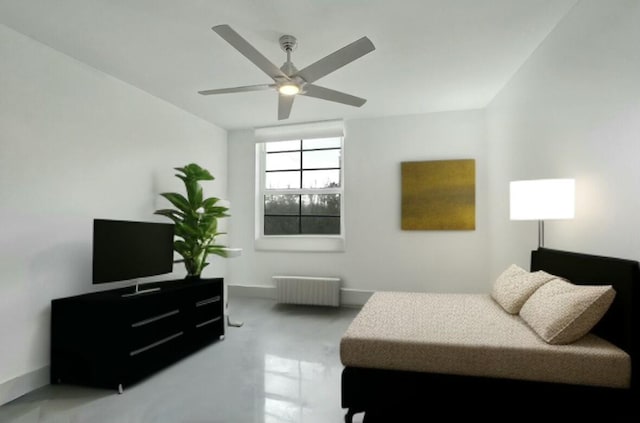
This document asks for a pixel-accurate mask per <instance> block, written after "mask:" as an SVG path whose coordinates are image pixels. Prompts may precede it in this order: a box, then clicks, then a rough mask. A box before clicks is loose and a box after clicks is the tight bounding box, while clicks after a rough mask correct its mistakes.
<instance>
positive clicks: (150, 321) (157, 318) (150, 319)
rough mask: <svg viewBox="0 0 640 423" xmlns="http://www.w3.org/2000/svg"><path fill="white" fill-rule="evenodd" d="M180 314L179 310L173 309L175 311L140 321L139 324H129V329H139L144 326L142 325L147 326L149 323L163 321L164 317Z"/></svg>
mask: <svg viewBox="0 0 640 423" xmlns="http://www.w3.org/2000/svg"><path fill="white" fill-rule="evenodd" d="M178 313H180V310H178V309H175V310H171V311H169V312H167V313H164V314H159V315H157V316H154V317H149V318H148V319H144V320H140V321H139V322H135V323H131V327H132V328H139V327H140V326H144V325H148V324H149V323H153V322H156V321H158V320H160V319H164V318H165V317H169V316H173V315H175V314H178Z"/></svg>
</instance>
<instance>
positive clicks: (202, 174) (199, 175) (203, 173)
mask: <svg viewBox="0 0 640 423" xmlns="http://www.w3.org/2000/svg"><path fill="white" fill-rule="evenodd" d="M174 169H175V170H177V171H180V172H182V173H184V175H185V176H186V177H187V178H189V179H194V180H196V181H213V180H214V179H215V178H214V177H213V175H212V174H211V173H209V171H208V170H206V169H203V168H201V167H200V166H199V165H197V164H195V163H190V164H188V165H186V166H185V167H176V168H174Z"/></svg>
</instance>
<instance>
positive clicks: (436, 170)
mask: <svg viewBox="0 0 640 423" xmlns="http://www.w3.org/2000/svg"><path fill="white" fill-rule="evenodd" d="M475 228H476V162H475V160H473V159H464V160H434V161H422V162H402V229H403V230H474V229H475Z"/></svg>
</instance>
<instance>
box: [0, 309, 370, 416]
mask: <svg viewBox="0 0 640 423" xmlns="http://www.w3.org/2000/svg"><path fill="white" fill-rule="evenodd" d="M229 306H230V307H229V311H230V314H231V319H232V321H236V320H241V321H244V326H243V327H241V328H234V327H228V328H227V331H226V338H225V339H224V340H223V341H220V342H216V343H214V344H212V345H210V346H208V347H206V348H204V349H202V350H200V351H198V352H196V353H195V354H193V355H191V356H189V357H187V358H185V359H184V360H182V361H180V362H178V363H175V364H173V365H172V366H170V367H168V368H166V369H164V370H162V371H160V372H158V373H156V374H154V375H152V376H151V377H149V378H147V379H145V380H143V381H142V382H140V383H138V384H136V385H133V386H131V387H128V388H125V392H124V394H123V395H118V394H117V393H116V392H114V391H108V390H102V389H93V388H87V387H80V386H67V385H49V386H45V387H43V388H41V389H39V390H37V391H34V392H31V393H29V394H27V395H25V396H23V397H20V398H18V399H16V400H14V401H12V402H10V403H8V404H5V405H3V406H2V407H0V422H3V423H9V422H11V423H36V422H47V423H84V422H90V423H103V422H104V423H111V422H113V423H115V422H118V423H151V422H153V423H182V422H185V423H334V422H335V423H340V422H342V421H344V420H343V419H344V417H343V416H344V410H342V409H341V408H340V373H341V371H342V364H341V363H340V357H339V343H340V337H341V336H342V334H343V333H344V331H345V330H346V329H347V327H348V325H349V323H350V322H351V321H352V320H353V318H354V317H355V315H356V314H357V312H358V309H355V308H339V309H337V308H331V307H310V306H294V305H279V304H276V303H274V302H273V301H270V300H263V299H250V298H232V299H231V300H230V304H229ZM359 422H361V416H356V417H355V418H354V423H359Z"/></svg>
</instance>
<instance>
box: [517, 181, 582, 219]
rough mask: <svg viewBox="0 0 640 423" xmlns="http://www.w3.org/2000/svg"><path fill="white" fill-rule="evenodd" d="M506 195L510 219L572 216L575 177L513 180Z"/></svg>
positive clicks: (569, 217) (573, 210)
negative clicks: (508, 202)
mask: <svg viewBox="0 0 640 423" xmlns="http://www.w3.org/2000/svg"><path fill="white" fill-rule="evenodd" d="M509 198H510V211H511V220H553V219H573V217H574V216H575V179H537V180H530V181H513V182H511V183H510V186H509Z"/></svg>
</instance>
